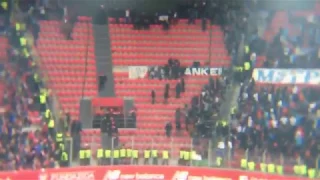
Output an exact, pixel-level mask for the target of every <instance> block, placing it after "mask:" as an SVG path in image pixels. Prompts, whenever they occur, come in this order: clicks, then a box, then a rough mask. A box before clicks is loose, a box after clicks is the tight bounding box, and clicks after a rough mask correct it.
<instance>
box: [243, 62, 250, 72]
mask: <svg viewBox="0 0 320 180" xmlns="http://www.w3.org/2000/svg"><path fill="white" fill-rule="evenodd" d="M244 70H245V71H249V70H250V63H249V62H245V63H244Z"/></svg>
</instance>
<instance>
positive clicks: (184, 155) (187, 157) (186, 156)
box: [183, 151, 190, 161]
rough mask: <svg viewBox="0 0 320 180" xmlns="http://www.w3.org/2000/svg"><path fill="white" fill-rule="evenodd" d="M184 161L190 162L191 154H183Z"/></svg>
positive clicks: (186, 152)
mask: <svg viewBox="0 0 320 180" xmlns="http://www.w3.org/2000/svg"><path fill="white" fill-rule="evenodd" d="M183 159H184V160H186V161H188V160H190V152H188V151H185V152H184V154H183Z"/></svg>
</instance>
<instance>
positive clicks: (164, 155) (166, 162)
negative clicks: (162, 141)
mask: <svg viewBox="0 0 320 180" xmlns="http://www.w3.org/2000/svg"><path fill="white" fill-rule="evenodd" d="M169 158H170V155H169V151H167V150H163V151H162V165H169Z"/></svg>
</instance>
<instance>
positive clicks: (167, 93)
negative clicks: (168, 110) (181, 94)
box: [163, 83, 170, 104]
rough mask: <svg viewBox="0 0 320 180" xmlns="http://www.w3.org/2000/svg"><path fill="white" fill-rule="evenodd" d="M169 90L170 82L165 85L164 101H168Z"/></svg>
mask: <svg viewBox="0 0 320 180" xmlns="http://www.w3.org/2000/svg"><path fill="white" fill-rule="evenodd" d="M169 90H170V84H168V83H167V84H166V85H165V88H164V95H163V98H164V103H165V104H166V103H168V98H169Z"/></svg>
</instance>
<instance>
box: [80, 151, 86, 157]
mask: <svg viewBox="0 0 320 180" xmlns="http://www.w3.org/2000/svg"><path fill="white" fill-rule="evenodd" d="M85 158H86V151H85V150H80V151H79V159H85Z"/></svg>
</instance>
